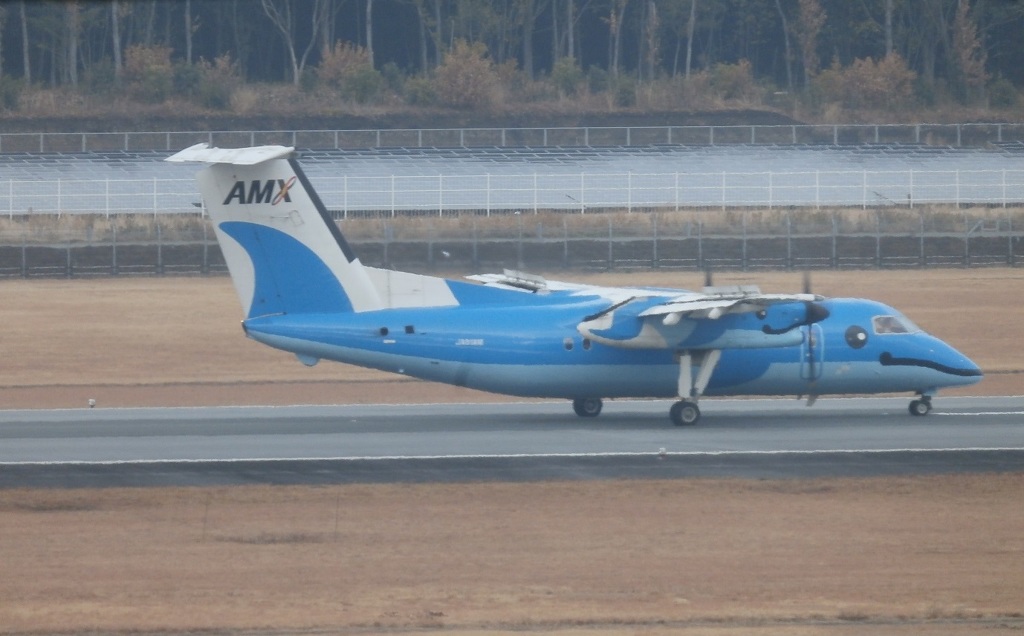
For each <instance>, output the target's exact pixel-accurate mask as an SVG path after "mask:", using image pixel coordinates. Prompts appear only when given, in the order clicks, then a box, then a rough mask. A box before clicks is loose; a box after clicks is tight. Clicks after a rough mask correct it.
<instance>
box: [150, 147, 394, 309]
mask: <svg viewBox="0 0 1024 636" xmlns="http://www.w3.org/2000/svg"><path fill="white" fill-rule="evenodd" d="M292 151H293V149H292V148H287V147H284V146H260V147H256V148H237V149H220V148H209V147H207V146H206V144H199V145H196V146H192V147H191V148H187V149H185V150H182V151H181V152H179V153H177V154H175V155H173V156H171V157H169V158H168V159H167V160H168V161H176V162H180V161H200V162H206V163H211V165H209V166H207V167H206V168H204V169H203V170H202V171H201V172H200V173H199V175H198V177H197V178H198V180H199V188H200V191H201V192H202V196H203V200H204V202H205V204H206V208H207V210H208V211H209V213H210V218H211V219H212V220H213V224H214V228H215V229H216V232H217V240H218V241H219V243H220V246H221V251H222V252H223V253H224V259H225V261H226V262H227V265H228V269H229V271H230V272H231V278H232V280H233V282H234V284H235V290H236V291H237V292H238V297H239V300H241V302H242V308H243V310H244V311H245V315H246V317H247V318H253V317H256V316H264V315H269V314H296V313H339V312H346V311H355V312H361V311H370V310H375V309H381V308H382V302H381V299H380V296H379V294H378V293H377V290H376V288H375V287H374V286H373V283H372V281H371V280H370V278H369V276H368V274H367V272H366V269H365V268H364V267H363V265H362V264H361V263H360V262H359V259H358V258H356V256H355V254H354V253H353V252H352V249H351V248H350V247H349V245H348V243H347V242H346V241H345V238H344V237H343V236H342V235H341V232H340V231H339V230H338V227H337V225H336V224H335V223H334V221H333V220H332V219H331V218H330V216H329V215H328V213H327V210H326V208H324V205H323V202H321V201H320V197H319V196H317V194H316V192H315V191H314V190H313V187H312V185H311V184H310V183H309V180H308V179H307V178H306V175H305V174H304V173H303V172H302V168H300V167H299V164H298V163H297V162H296V161H295V159H293V158H292V157H291V154H292Z"/></svg>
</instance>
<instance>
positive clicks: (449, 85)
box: [435, 40, 498, 108]
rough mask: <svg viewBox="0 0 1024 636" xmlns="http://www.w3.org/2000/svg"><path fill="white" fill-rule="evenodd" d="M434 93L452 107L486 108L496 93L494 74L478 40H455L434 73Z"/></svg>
mask: <svg viewBox="0 0 1024 636" xmlns="http://www.w3.org/2000/svg"><path fill="white" fill-rule="evenodd" d="M435 75H436V77H435V82H436V83H437V94H438V96H439V97H440V98H441V100H442V101H444V102H445V103H447V104H448V105H449V106H454V107H456V108H488V107H490V106H492V105H493V104H494V103H495V101H496V99H497V96H496V95H495V91H496V89H497V85H498V74H497V72H496V71H495V69H494V64H493V62H491V60H489V59H488V58H487V50H486V49H485V48H484V45H483V44H482V43H480V42H473V43H470V42H466V41H465V40H456V41H455V45H454V46H453V47H452V50H451V52H449V53H448V55H446V56H445V58H444V62H442V63H441V65H440V66H438V67H437V71H436V72H435Z"/></svg>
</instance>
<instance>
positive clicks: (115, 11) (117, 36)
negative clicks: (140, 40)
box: [110, 0, 124, 82]
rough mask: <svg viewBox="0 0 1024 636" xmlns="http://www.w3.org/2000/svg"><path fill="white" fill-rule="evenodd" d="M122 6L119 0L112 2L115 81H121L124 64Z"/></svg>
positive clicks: (111, 19)
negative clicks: (122, 55)
mask: <svg viewBox="0 0 1024 636" xmlns="http://www.w3.org/2000/svg"><path fill="white" fill-rule="evenodd" d="M120 13H121V5H120V2H118V0H110V37H111V40H112V42H111V44H112V45H113V47H114V79H115V81H117V82H120V81H121V73H122V72H123V71H124V64H123V63H122V61H121V15H120Z"/></svg>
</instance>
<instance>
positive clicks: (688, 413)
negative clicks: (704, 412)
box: [668, 400, 700, 426]
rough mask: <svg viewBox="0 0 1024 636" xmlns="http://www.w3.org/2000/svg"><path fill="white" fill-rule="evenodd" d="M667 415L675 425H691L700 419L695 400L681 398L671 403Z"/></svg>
mask: <svg viewBox="0 0 1024 636" xmlns="http://www.w3.org/2000/svg"><path fill="white" fill-rule="evenodd" d="M668 417H669V419H670V420H672V423H673V424H675V425H676V426H693V425H694V424H696V423H697V421H698V420H700V409H699V408H698V407H697V404H696V402H689V401H687V400H682V401H681V402H676V403H675V404H673V405H672V408H670V409H669V411H668Z"/></svg>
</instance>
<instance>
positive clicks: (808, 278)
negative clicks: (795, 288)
mask: <svg viewBox="0 0 1024 636" xmlns="http://www.w3.org/2000/svg"><path fill="white" fill-rule="evenodd" d="M804 293H805V294H810V293H813V292H811V272H810V271H808V270H806V269H805V270H804Z"/></svg>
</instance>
